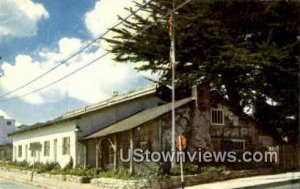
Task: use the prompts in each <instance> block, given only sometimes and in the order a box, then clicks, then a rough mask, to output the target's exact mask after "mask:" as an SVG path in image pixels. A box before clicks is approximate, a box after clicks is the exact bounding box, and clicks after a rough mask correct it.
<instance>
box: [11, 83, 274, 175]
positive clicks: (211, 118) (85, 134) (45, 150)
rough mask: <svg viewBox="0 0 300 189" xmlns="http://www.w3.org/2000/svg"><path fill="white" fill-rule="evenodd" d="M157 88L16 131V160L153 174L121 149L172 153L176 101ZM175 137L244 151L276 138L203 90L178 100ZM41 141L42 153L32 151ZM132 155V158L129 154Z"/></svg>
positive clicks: (190, 144)
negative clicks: (124, 159) (124, 158)
mask: <svg viewBox="0 0 300 189" xmlns="http://www.w3.org/2000/svg"><path fill="white" fill-rule="evenodd" d="M157 91H158V88H157V87H156V86H151V87H147V88H143V89H140V90H136V91H133V92H130V93H126V94H124V95H118V96H114V97H112V98H110V99H108V100H106V101H103V102H100V103H98V104H95V105H92V106H89V107H86V108H83V109H80V110H77V111H73V112H70V113H67V114H64V115H62V116H61V117H60V118H58V119H56V120H53V121H49V122H46V123H43V124H37V125H33V126H32V127H29V128H27V129H24V130H20V131H17V132H14V133H12V134H11V135H12V136H13V145H14V155H13V159H14V160H16V161H23V160H26V161H29V162H32V161H33V160H35V161H40V162H47V161H57V162H59V163H60V164H61V166H65V165H66V164H68V162H70V159H71V158H72V162H73V165H74V166H76V165H86V166H89V167H96V168H99V169H106V170H108V169H118V168H121V167H123V168H128V169H129V170H130V171H131V172H136V173H138V172H142V171H145V170H147V171H154V170H155V169H156V167H157V163H135V162H133V161H130V162H121V161H120V154H119V152H120V149H123V151H125V153H126V151H127V149H135V148H141V149H144V150H145V149H148V150H150V151H169V150H170V148H171V113H170V112H171V103H169V102H166V101H164V100H162V96H161V95H159V93H158V92H157ZM175 107H176V135H184V136H185V137H186V138H187V150H189V151H195V150H197V149H199V148H203V149H209V150H237V151H244V150H247V149H253V148H262V147H268V146H272V145H274V144H275V141H274V139H273V138H272V137H271V136H270V135H268V134H267V133H266V132H265V131H264V130H262V129H261V127H260V126H259V125H257V123H256V122H254V121H253V120H252V119H251V118H250V117H249V116H247V115H245V114H244V113H242V112H234V111H233V110H231V108H230V107H229V106H228V104H227V103H226V100H224V99H221V98H219V97H218V96H217V95H214V94H213V93H211V92H208V91H207V90H205V89H204V88H201V87H194V88H193V92H192V95H191V96H190V97H186V98H182V99H178V100H177V101H176V103H175ZM32 143H40V146H41V149H40V150H38V151H37V152H35V151H34V150H31V149H30V145H31V144H32ZM125 156H128V154H125Z"/></svg>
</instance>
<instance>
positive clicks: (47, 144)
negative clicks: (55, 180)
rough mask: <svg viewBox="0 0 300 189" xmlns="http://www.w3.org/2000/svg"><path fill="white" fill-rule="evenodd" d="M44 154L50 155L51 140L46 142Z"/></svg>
mask: <svg viewBox="0 0 300 189" xmlns="http://www.w3.org/2000/svg"><path fill="white" fill-rule="evenodd" d="M44 156H50V141H45V142H44Z"/></svg>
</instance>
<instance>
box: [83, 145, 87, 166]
mask: <svg viewBox="0 0 300 189" xmlns="http://www.w3.org/2000/svg"><path fill="white" fill-rule="evenodd" d="M83 166H84V169H86V166H87V143H83Z"/></svg>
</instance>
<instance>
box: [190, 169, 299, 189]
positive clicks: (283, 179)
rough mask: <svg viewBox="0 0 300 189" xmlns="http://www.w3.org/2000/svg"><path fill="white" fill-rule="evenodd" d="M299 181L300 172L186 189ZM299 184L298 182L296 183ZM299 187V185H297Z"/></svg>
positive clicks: (226, 188)
mask: <svg viewBox="0 0 300 189" xmlns="http://www.w3.org/2000/svg"><path fill="white" fill-rule="evenodd" d="M297 179H298V180H299V179H300V172H289V173H282V174H275V175H264V176H254V177H247V178H239V179H232V180H227V181H222V182H214V183H209V184H200V185H196V186H190V187H186V188H189V189H200V188H201V189H214V188H218V189H229V188H251V187H253V188H254V187H255V186H258V185H267V184H272V183H281V182H287V181H292V180H297ZM298 183H299V182H298ZM299 185H300V184H299ZM255 188H256V187H255Z"/></svg>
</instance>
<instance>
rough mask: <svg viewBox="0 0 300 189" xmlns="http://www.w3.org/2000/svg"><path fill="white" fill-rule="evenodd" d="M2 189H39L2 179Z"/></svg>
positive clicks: (0, 179) (0, 187) (0, 184)
mask: <svg viewBox="0 0 300 189" xmlns="http://www.w3.org/2000/svg"><path fill="white" fill-rule="evenodd" d="M0 189H38V188H36V187H32V186H28V185H25V184H22V183H18V182H14V181H11V180H8V179H4V178H0Z"/></svg>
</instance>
